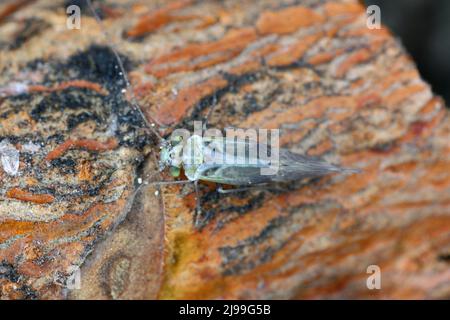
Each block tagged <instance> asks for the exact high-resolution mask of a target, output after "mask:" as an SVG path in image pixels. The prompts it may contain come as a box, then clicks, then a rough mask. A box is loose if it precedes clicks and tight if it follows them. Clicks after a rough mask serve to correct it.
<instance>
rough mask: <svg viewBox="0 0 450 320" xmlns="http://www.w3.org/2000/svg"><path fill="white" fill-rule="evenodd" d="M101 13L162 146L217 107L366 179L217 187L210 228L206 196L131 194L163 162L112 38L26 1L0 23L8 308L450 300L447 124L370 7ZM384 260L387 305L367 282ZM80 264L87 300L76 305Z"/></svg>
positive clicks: (261, 4)
mask: <svg viewBox="0 0 450 320" xmlns="http://www.w3.org/2000/svg"><path fill="white" fill-rule="evenodd" d="M6 5H7V4H2V5H0V12H4V9H5V8H6V7H5V6H6ZM99 10H100V12H101V13H102V16H103V17H104V20H103V24H104V25H103V28H105V29H107V30H108V33H109V34H110V37H111V39H113V41H114V42H115V43H116V46H117V49H118V51H119V52H120V54H121V55H122V57H123V58H124V60H125V65H126V67H127V69H128V70H129V71H130V72H129V75H130V79H131V82H132V84H133V90H134V92H135V94H136V96H137V98H138V100H139V104H140V105H141V106H142V110H143V112H144V113H145V114H146V115H147V117H148V119H149V121H152V119H154V120H155V121H156V122H158V124H159V125H161V129H164V131H165V132H169V131H170V129H173V128H175V127H177V126H188V127H189V126H191V125H192V123H191V121H192V120H194V119H201V118H202V117H204V116H205V115H206V114H207V113H208V111H209V110H210V108H211V107H212V105H214V104H215V107H214V112H213V113H212V114H211V119H210V124H209V126H211V127H217V128H224V127H229V126H235V127H242V128H250V127H252V128H253V127H258V128H279V129H281V142H282V144H283V146H284V147H286V148H289V149H291V150H293V151H295V152H300V153H306V154H309V155H315V156H321V157H323V158H325V159H326V160H327V161H329V162H332V163H337V164H341V165H344V166H346V167H354V168H360V169H362V170H363V172H362V173H361V174H355V175H349V176H338V175H335V176H329V177H326V178H323V179H318V180H313V181H297V182H295V183H292V184H290V185H281V186H277V189H276V190H273V191H271V190H261V191H251V192H250V191H248V192H245V193H242V194H237V195H236V194H232V195H230V194H218V193H217V192H216V191H215V189H214V188H215V186H213V185H202V187H201V193H202V199H203V214H202V216H201V217H200V219H201V227H200V228H198V229H196V228H194V227H193V222H192V220H193V216H194V214H193V211H194V206H195V197H194V194H193V189H192V187H191V186H184V187H182V186H171V187H164V188H163V189H161V190H160V192H161V193H159V194H158V193H157V194H156V195H155V191H158V190H156V189H154V188H153V187H145V188H141V189H140V190H139V192H138V193H137V194H136V195H135V192H134V191H135V190H136V183H135V178H136V177H137V176H143V175H144V176H145V173H150V174H153V173H154V172H155V171H156V161H157V156H158V151H159V149H158V146H157V144H156V143H155V141H154V140H152V139H151V137H149V136H148V135H147V134H146V131H145V130H144V129H143V128H142V127H143V126H144V123H143V122H142V121H140V118H139V113H138V112H136V111H135V110H133V108H131V107H130V105H129V104H128V103H127V101H126V99H125V98H126V97H127V98H130V94H129V92H127V93H126V94H125V96H124V95H123V93H122V89H123V88H124V83H123V80H122V77H121V76H120V75H119V74H118V70H117V69H115V68H114V65H115V61H114V56H113V55H112V54H111V51H109V50H108V48H106V47H104V44H105V43H107V42H111V41H112V40H111V39H109V40H108V41H105V40H104V38H103V36H102V33H101V29H102V28H101V27H100V26H99V25H98V24H97V23H96V22H95V20H94V19H93V17H92V16H91V15H89V11H88V10H85V8H84V9H83V12H84V14H83V20H82V29H81V30H67V29H66V28H65V14H64V7H63V5H62V2H61V3H58V2H54V1H45V0H42V1H36V2H34V3H31V2H30V4H28V6H22V7H21V8H20V9H18V10H17V11H16V12H15V13H13V14H10V15H8V17H3V18H2V21H0V23H1V25H0V48H1V51H0V70H1V77H0V111H1V112H0V117H1V118H0V137H1V138H7V139H8V140H9V141H10V143H12V144H14V145H15V147H16V148H17V149H18V150H21V153H20V156H21V158H20V159H21V163H20V169H19V171H20V174H19V175H18V176H9V175H7V173H5V172H4V171H2V170H0V178H1V181H2V182H1V185H0V196H1V198H0V297H1V298H24V297H25V298H62V297H69V298H123V299H125V298H163V299H167V298H249V299H252V298H253V299H260V298H269V299H271V298H449V297H450V268H449V254H450V251H449V250H450V142H449V141H450V140H449V138H450V122H449V113H448V110H447V109H446V108H445V105H444V103H443V102H442V101H441V100H440V99H439V98H437V97H435V96H433V93H432V91H431V89H430V87H429V86H428V85H427V84H426V83H425V82H424V81H422V80H421V78H420V75H419V74H418V72H417V70H416V68H415V65H414V63H413V62H412V61H411V60H410V58H409V57H408V55H407V54H406V53H405V52H404V51H403V49H402V47H401V45H400V44H399V43H398V41H396V40H395V39H394V37H393V36H392V35H391V34H390V33H389V32H388V31H387V30H385V29H381V30H369V29H367V28H366V25H365V16H364V8H363V7H361V6H360V4H359V2H358V1H353V0H349V1H344V0H342V1H317V0H309V1H308V0H304V1H287V0H286V1H273V0H266V1H242V0H240V1H170V2H167V1H125V0H122V1H108V2H106V3H103V4H101V5H100V9H99ZM36 21H37V22H36ZM30 26H32V27H33V29H32V30H34V32H28V33H25V35H26V36H24V37H20V34H21V30H24V28H30ZM38 26H39V27H38ZM93 44H96V45H97V46H92V45H93ZM12 83H26V84H27V85H28V87H27V89H26V92H23V93H22V94H18V93H17V92H16V91H15V90H17V87H13V86H11V84H12ZM30 141H32V142H34V143H35V144H39V145H40V148H39V150H38V151H37V152H36V153H34V154H31V153H30V152H29V151H26V150H23V146H24V145H26V144H27V143H28V142H30ZM152 179H153V180H160V179H165V180H167V179H169V178H168V175H167V174H162V175H161V176H160V177H156V176H154V177H153V178H152ZM161 194H162V197H161ZM373 264H376V265H378V266H380V268H381V272H382V289H381V290H368V289H367V287H366V279H367V276H368V275H367V273H366V269H367V267H368V266H369V265H373ZM76 266H81V274H82V287H81V289H80V290H67V289H65V288H64V285H65V283H66V281H67V279H68V277H69V276H70V274H71V272H73V268H74V267H76ZM71 270H72V271H71Z"/></svg>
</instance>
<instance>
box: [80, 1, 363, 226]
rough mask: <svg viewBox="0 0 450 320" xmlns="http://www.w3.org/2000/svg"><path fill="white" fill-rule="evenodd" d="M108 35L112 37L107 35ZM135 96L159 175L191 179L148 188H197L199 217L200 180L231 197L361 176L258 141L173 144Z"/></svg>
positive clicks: (187, 139) (177, 140) (176, 138)
mask: <svg viewBox="0 0 450 320" xmlns="http://www.w3.org/2000/svg"><path fill="white" fill-rule="evenodd" d="M87 2H88V4H89V7H90V9H91V11H92V13H93V15H94V17H95V18H96V19H97V21H98V23H99V24H100V25H101V24H102V22H101V19H100V18H99V17H98V15H97V13H96V11H95V9H94V8H93V7H92V4H91V1H90V0H87ZM103 30H105V29H103ZM103 32H104V34H105V36H106V37H108V35H107V33H106V31H103ZM108 40H109V39H108ZM109 42H110V48H111V50H112V51H113V52H114V55H115V57H116V59H117V62H118V65H119V67H120V69H121V71H122V75H123V77H124V79H125V83H126V85H127V87H131V84H130V82H129V80H128V78H127V75H126V72H125V69H124V67H123V63H122V61H121V58H120V56H119V54H118V52H117V51H116V50H115V48H114V45H113V42H112V41H109ZM130 93H131V103H132V105H133V108H135V109H136V110H137V111H138V112H140V113H141V115H142V118H143V120H144V122H145V123H146V125H147V129H148V130H149V131H151V132H152V133H153V134H155V135H156V136H157V137H158V139H159V141H160V154H159V171H163V170H165V169H166V168H169V170H170V174H171V176H172V177H174V178H177V177H179V176H180V175H181V172H184V174H185V176H186V177H187V180H175V181H159V182H149V181H148V180H149V179H147V181H145V182H144V183H143V184H146V185H148V184H152V185H169V184H184V183H193V184H194V186H195V193H196V199H197V204H196V216H198V215H199V213H200V212H201V201H200V196H199V188H198V183H199V181H209V182H214V183H217V184H219V185H230V186H235V188H234V189H223V188H222V187H219V188H218V189H217V191H218V192H221V193H231V192H240V191H244V190H248V189H252V188H259V187H263V186H266V185H270V184H272V183H277V182H288V181H297V180H301V179H304V178H316V177H321V176H325V175H328V174H331V173H343V174H352V173H357V172H359V170H357V169H348V168H342V167H340V166H337V165H333V164H330V163H328V162H325V161H324V160H321V159H318V158H313V157H308V156H304V155H301V154H297V153H294V152H291V151H290V150H288V149H284V148H278V147H274V146H272V145H267V144H265V143H263V142H259V141H256V140H253V141H252V140H249V139H229V138H223V137H203V136H201V135H198V134H194V135H191V136H182V135H174V134H172V137H171V139H170V140H166V139H164V138H163V137H161V136H160V134H159V132H158V130H156V128H155V122H156V121H153V122H152V123H150V122H148V120H146V117H145V116H144V114H143V113H142V111H141V109H140V107H139V105H138V103H137V100H136V98H135V97H134V94H133V90H130ZM210 114H211V110H210V111H209V112H208V115H210ZM206 120H207V119H206ZM237 149H240V150H244V152H243V153H242V152H241V153H240V154H239V153H237V152H236V150H237ZM250 150H256V151H257V152H253V153H252V152H250ZM259 150H266V151H267V150H270V154H271V155H274V154H276V155H277V157H276V159H273V158H272V157H270V158H269V157H267V156H264V155H262V154H261V152H259ZM230 159H231V161H230ZM196 222H197V220H196V219H194V224H196Z"/></svg>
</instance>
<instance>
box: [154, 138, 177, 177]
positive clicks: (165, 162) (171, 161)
mask: <svg viewBox="0 0 450 320" xmlns="http://www.w3.org/2000/svg"><path fill="white" fill-rule="evenodd" d="M181 141H182V137H181V136H176V137H173V138H172V140H171V142H170V143H168V144H166V145H163V146H162V147H161V153H160V161H159V167H160V170H163V169H164V168H166V167H170V174H171V175H172V176H173V177H178V176H179V175H180V171H181V165H182V158H181V156H182V151H183V144H182V143H180V142H181Z"/></svg>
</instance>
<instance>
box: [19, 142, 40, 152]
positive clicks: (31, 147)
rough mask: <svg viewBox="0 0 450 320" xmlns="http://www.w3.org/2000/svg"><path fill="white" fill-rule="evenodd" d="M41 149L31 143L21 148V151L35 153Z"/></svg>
mask: <svg viewBox="0 0 450 320" xmlns="http://www.w3.org/2000/svg"><path fill="white" fill-rule="evenodd" d="M40 149H41V146H40V145H39V144H35V143H33V142H27V143H25V144H24V145H23V146H22V151H25V152H29V153H36V152H38V151H39V150H40Z"/></svg>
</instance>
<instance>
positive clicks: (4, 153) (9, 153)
mask: <svg viewBox="0 0 450 320" xmlns="http://www.w3.org/2000/svg"><path fill="white" fill-rule="evenodd" d="M0 159H1V163H2V167H3V170H4V171H5V172H6V173H7V174H9V175H10V176H15V175H17V173H18V172H19V151H18V150H17V149H16V148H15V147H14V146H13V145H12V144H11V143H9V141H8V140H3V141H2V142H0Z"/></svg>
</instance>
